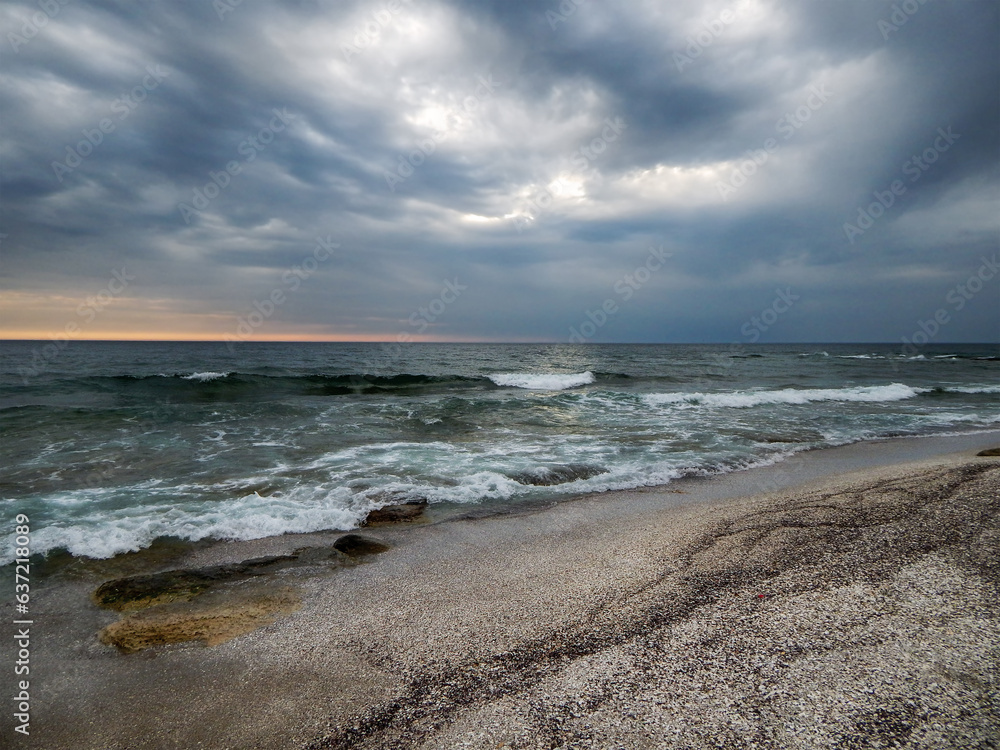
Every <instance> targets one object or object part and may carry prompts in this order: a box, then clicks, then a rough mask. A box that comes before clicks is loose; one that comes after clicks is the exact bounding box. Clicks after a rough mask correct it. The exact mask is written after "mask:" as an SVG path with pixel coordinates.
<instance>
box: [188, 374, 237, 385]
mask: <svg viewBox="0 0 1000 750" xmlns="http://www.w3.org/2000/svg"><path fill="white" fill-rule="evenodd" d="M228 374H229V373H228V372H192V373H191V374H190V375H182V376H181V380H197V381H198V382H199V383H205V382H207V381H209V380H218V379H219V378H224V377H226V376H227V375H228Z"/></svg>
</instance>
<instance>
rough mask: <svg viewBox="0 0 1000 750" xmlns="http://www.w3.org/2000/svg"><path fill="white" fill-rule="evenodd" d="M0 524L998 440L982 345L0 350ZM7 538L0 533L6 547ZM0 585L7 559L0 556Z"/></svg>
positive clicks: (242, 530) (38, 345) (351, 517)
mask: <svg viewBox="0 0 1000 750" xmlns="http://www.w3.org/2000/svg"><path fill="white" fill-rule="evenodd" d="M0 352H2V353H3V364H2V370H0V430H2V447H0V452H2V466H3V477H2V480H0V498H2V504H3V508H4V509H5V510H6V514H5V517H8V518H13V517H14V516H15V515H16V514H18V513H23V514H25V515H27V516H29V518H30V519H31V528H32V544H33V551H34V552H41V553H46V552H50V551H53V550H63V551H67V552H69V553H71V554H73V555H81V556H89V557H96V558H104V557H109V556H112V555H115V554H117V553H121V552H126V551H134V550H140V549H142V548H144V547H147V546H149V545H151V544H152V543H153V542H154V540H156V539H158V538H164V537H173V538H180V539H186V540H199V539H206V538H218V539H252V538H258V537H263V536H268V535H273V534H282V533H286V532H307V531H316V530H324V529H350V528H353V527H355V526H357V525H358V524H359V523H360V522H361V521H362V520H363V519H364V517H365V515H366V514H367V513H368V512H369V511H370V510H372V509H373V508H377V507H380V506H382V505H386V504H389V503H398V502H406V501H415V500H426V501H427V502H429V503H431V504H442V505H443V506H447V507H449V508H454V507H466V506H475V507H476V508H478V509H479V510H485V511H489V510H490V509H498V510H499V509H501V508H506V507H510V505H512V504H518V503H525V502H537V501H546V500H552V499H558V498H560V497H568V496H573V495H579V494H583V493H591V492H601V491H606V490H614V489H626V488H635V487H644V486H655V485H664V484H669V483H670V482H671V481H673V480H676V479H677V478H679V477H684V476H692V475H710V474H716V473H724V472H730V471H737V470H740V469H745V468H748V467H752V466H757V465H761V464H767V463H773V462H777V461H781V460H782V459H784V458H787V457H788V456H791V455H793V454H795V453H797V452H800V451H804V450H807V449H812V448H819V447H824V446H834V445H844V444H848V443H853V442H858V441H864V440H877V439H882V438H888V437H898V436H918V435H931V434H944V433H953V432H970V431H981V430H985V429H990V428H993V429H995V428H996V426H997V425H998V424H1000V378H998V373H1000V350H998V347H997V346H996V345H982V346H979V345H940V346H928V347H925V348H924V349H922V350H921V352H920V353H914V352H913V351H901V349H900V347H899V346H891V345H872V344H858V345H822V346H812V345H766V346H765V345H759V346H743V345H705V346H695V345H581V346H575V345H559V344H552V345H547V344H511V345H497V344H413V343H410V344H405V345H393V344H340V343H336V344H334V343H240V344H229V345H227V344H222V343H181V342H171V343H153V342H143V343H136V342H72V343H70V344H67V345H64V346H57V345H55V344H52V343H51V342H50V343H48V344H47V345H46V343H45V342H2V343H0ZM11 530H13V529H11ZM0 538H4V539H5V543H4V544H3V546H2V547H0V562H2V563H8V562H10V560H11V559H12V553H13V537H12V536H8V535H7V534H6V533H4V534H3V536H2V537H0Z"/></svg>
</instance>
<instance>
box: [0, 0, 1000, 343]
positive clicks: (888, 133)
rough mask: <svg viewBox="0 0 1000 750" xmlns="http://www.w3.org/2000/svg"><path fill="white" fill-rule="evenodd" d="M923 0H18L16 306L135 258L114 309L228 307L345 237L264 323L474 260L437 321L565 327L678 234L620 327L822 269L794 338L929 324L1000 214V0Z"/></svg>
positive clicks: (661, 329) (12, 331) (7, 143)
mask: <svg viewBox="0 0 1000 750" xmlns="http://www.w3.org/2000/svg"><path fill="white" fill-rule="evenodd" d="M216 5H217V6H218V4H216ZM897 5H899V4H897ZM903 5H906V8H907V10H906V11H903V12H904V15H905V19H906V20H905V22H903V23H900V17H899V16H898V13H897V16H896V17H895V19H893V18H892V14H893V13H895V12H896V11H894V10H893V8H894V7H895V6H882V5H878V4H872V3H867V2H860V1H857V2H855V1H854V0H851V1H848V2H838V3H795V2H778V1H773V2H771V1H768V0H733V2H726V1H725V0H721V1H719V2H693V1H692V2H676V3H673V2H672V3H669V4H660V5H653V4H649V3H645V2H640V1H639V0H633V1H630V2H623V3H618V4H615V5H614V6H608V5H606V4H601V3H595V2H588V1H585V0H579V1H577V0H571V1H569V2H564V3H555V2H553V3H551V4H534V3H530V4H529V3H511V2H499V1H497V2H485V1H482V2H473V1H471V0H469V1H465V2H459V0H452V1H450V2H449V1H446V0H427V1H420V2H418V1H417V0H412V1H409V0H381V1H380V2H368V1H367V0H366V1H363V2H362V1H357V2H283V3H269V4H267V5H266V6H255V5H252V4H249V3H241V4H229V5H225V6H218V7H213V5H212V4H208V3H205V4H184V5H182V6H177V5H161V4H155V3H137V4H131V3H107V4H105V3H102V4H97V3H87V2H74V3H69V4H66V5H61V6H59V11H58V13H57V14H55V15H53V16H52V17H51V18H48V17H47V21H46V23H45V24H44V25H43V26H39V27H38V28H36V29H35V33H34V34H33V35H32V36H30V38H29V37H27V36H25V33H23V32H25V29H26V24H30V23H31V19H32V18H33V14H36V13H37V11H38V9H39V6H38V5H37V4H36V3H32V2H27V1H18V2H12V3H8V4H6V5H5V6H4V8H3V10H2V11H0V22H2V24H3V34H2V36H3V40H2V43H3V44H4V45H5V48H4V52H3V54H4V68H5V75H4V76H3V77H2V78H0V107H3V111H4V112H5V113H7V116H6V117H5V118H4V119H5V128H4V130H3V132H2V133H0V156H2V159H3V166H4V169H3V176H2V179H0V198H2V201H0V231H2V233H3V234H5V235H6V237H4V238H2V240H0V256H2V265H0V284H2V287H3V289H4V291H5V295H6V296H7V299H8V303H7V310H8V312H9V315H8V316H5V320H7V321H8V335H16V336H24V335H32V336H39V337H44V336H46V335H48V334H50V333H52V332H54V331H58V330H59V329H60V328H61V326H62V325H63V323H62V322H61V321H64V320H65V319H66V318H67V317H68V316H69V317H71V316H72V315H73V313H72V309H73V306H72V305H71V304H70V302H68V301H67V300H69V301H72V300H79V299H81V298H86V296H87V295H88V294H95V293H97V292H98V291H99V290H100V289H101V288H102V287H103V285H104V284H105V283H106V282H107V279H108V278H110V274H111V273H112V271H113V270H114V269H120V268H122V267H126V266H127V267H128V268H129V269H131V270H132V271H133V272H134V273H135V275H136V280H135V282H134V283H133V284H132V285H131V286H130V289H129V294H128V298H127V302H126V301H125V300H124V299H123V300H121V301H117V302H116V304H115V305H109V306H108V308H107V309H106V310H105V311H103V314H102V316H101V319H100V326H99V327H95V328H92V329H90V330H89V331H84V332H83V334H82V335H88V336H98V335H113V334H120V335H127V334H130V333H134V334H135V335H148V336H154V335H156V336H162V337H169V336H170V335H177V336H178V337H189V336H202V337H206V338H222V337H224V336H225V335H227V334H228V333H230V332H231V330H233V329H234V327H235V326H236V325H237V324H238V321H239V319H240V317H241V316H243V315H245V314H246V311H247V310H250V309H253V307H252V306H253V303H254V302H255V301H258V300H260V299H263V298H264V297H266V296H267V295H268V294H270V293H271V292H272V291H273V290H274V289H278V288H282V285H283V282H282V278H283V276H284V274H286V273H288V272H289V270H290V269H293V268H294V267H295V266H296V264H298V263H301V262H302V259H303V258H306V257H308V256H309V254H310V253H311V252H312V249H313V247H314V246H315V244H316V241H317V238H318V237H330V238H333V239H334V240H335V241H336V242H337V243H339V245H340V248H339V250H338V251H337V252H336V253H335V254H333V256H332V257H331V258H330V259H329V261H326V262H324V263H323V264H322V265H321V266H320V267H318V268H317V269H316V271H315V273H312V274H310V275H309V276H308V278H305V279H302V280H301V283H300V285H299V286H298V287H297V288H296V290H295V292H294V294H292V295H290V297H289V300H288V301H287V303H284V304H282V305H281V306H280V309H279V310H277V311H276V312H275V313H274V315H273V316H271V317H270V318H269V319H268V320H267V321H265V322H264V323H263V324H262V325H261V326H260V327H259V328H256V329H255V331H254V336H256V337H259V338H268V337H279V338H280V337H286V336H317V337H324V338H336V337H337V336H343V337H352V338H358V337H361V338H364V337H366V336H367V337H370V338H378V339H384V338H390V337H392V336H395V335H396V334H397V333H399V332H401V331H410V330H411V328H412V326H411V325H410V323H409V322H408V320H409V317H410V315H411V314H412V313H413V312H414V311H416V310H418V309H419V308H420V307H421V306H422V305H426V304H428V302H429V301H430V300H432V299H433V298H434V296H435V295H436V294H438V293H439V291H440V286H441V284H442V283H443V282H444V281H445V280H448V279H459V280H461V283H463V284H468V285H469V289H470V292H469V294H467V295H462V296H461V297H460V298H459V299H458V300H457V301H456V302H455V304H454V305H451V306H450V307H449V309H448V311H447V312H446V313H445V314H443V315H441V316H440V319H436V320H435V321H434V322H433V325H431V326H428V329H427V332H426V335H429V336H432V337H437V338H441V339H462V340H468V339H476V338H483V339H495V340H504V339H505V340H565V339H566V338H567V337H568V335H569V333H568V332H569V329H570V327H571V326H572V325H574V324H575V323H576V322H578V321H579V319H580V318H581V316H582V315H585V313H586V311H587V310H588V309H591V308H592V307H593V306H594V305H599V304H600V303H601V302H602V300H603V299H605V297H606V296H607V295H608V293H609V292H608V290H609V289H613V286H614V284H615V283H616V281H617V280H618V279H620V278H622V276H623V274H626V273H628V272H629V270H630V269H634V268H635V267H636V264H637V263H640V262H641V261H642V259H643V258H644V257H645V255H646V253H647V252H648V249H649V248H650V247H661V246H667V247H669V248H670V249H671V251H672V253H673V255H672V257H671V258H670V261H669V263H667V264H666V265H665V266H664V268H663V269H661V270H659V271H657V274H656V275H655V277H654V278H652V279H651V280H650V281H649V283H648V284H645V285H643V286H642V288H641V289H638V290H636V291H635V294H634V295H633V296H632V297H631V298H630V300H629V301H628V303H627V304H626V305H623V309H622V311H621V312H620V313H619V314H616V316H615V318H614V320H613V321H612V322H610V323H609V324H608V325H607V326H606V327H604V328H602V330H601V332H600V337H603V338H604V339H606V340H621V341H640V340H641V341H654V340H715V341H728V340H737V339H738V338H739V333H738V331H739V328H740V325H741V324H742V323H743V322H744V321H745V320H746V319H747V316H748V315H750V314H752V312H753V310H754V309H755V308H761V307H764V306H765V305H766V304H769V303H770V301H771V299H772V298H773V295H774V290H775V289H776V288H779V287H785V286H788V285H793V284H794V285H795V288H796V290H797V292H798V293H799V294H801V295H802V299H803V303H802V304H801V305H798V306H797V308H796V314H795V315H794V316H792V315H790V316H787V317H786V318H785V319H783V323H782V325H784V326H786V327H785V330H784V331H782V330H781V329H780V328H779V327H776V330H774V331H772V332H770V333H769V335H771V336H773V337H774V339H776V340H780V339H786V340H801V339H802V337H806V338H811V339H824V340H831V341H835V340H850V339H854V338H859V337H860V338H864V339H867V340H872V339H883V340H891V341H894V340H898V338H899V337H900V336H902V335H906V334H908V333H910V332H911V329H912V328H913V324H914V321H915V320H917V319H919V318H920V317H921V316H924V317H926V315H927V314H928V313H929V312H933V310H934V309H935V308H936V307H937V306H939V304H940V301H939V299H938V298H939V297H940V295H941V294H943V293H945V292H947V290H948V288H949V286H950V285H951V284H952V283H954V281H955V279H958V278H959V277H961V276H962V275H963V274H964V275H965V276H967V275H968V273H969V272H971V271H974V270H975V269H976V268H977V267H978V266H979V264H980V262H981V261H980V258H981V257H982V256H983V255H987V256H989V255H990V254H991V253H995V252H996V250H997V230H998V228H1000V227H998V220H997V218H996V216H997V212H996V210H995V209H996V202H997V197H998V193H1000V188H998V184H1000V183H998V164H997V159H996V154H997V147H998V145H1000V143H998V141H1000V136H998V133H1000V128H998V127H997V126H998V125H1000V104H998V102H997V98H996V95H995V94H996V91H997V90H998V85H1000V66H998V60H997V57H996V54H995V36H996V30H997V28H998V25H1000V18H998V16H1000V11H998V9H997V8H996V7H995V6H994V5H993V4H990V3H976V4H967V5H963V6H962V7H961V8H958V7H956V6H952V5H948V4H942V3H925V4H919V3H910V4H903ZM911 6H912V8H911ZM900 7H902V6H900ZM220 8H223V9H225V12H220ZM911 9H915V10H914V12H912V13H910V12H909V10H911ZM886 24H889V25H888V26H887V25H886ZM27 30H28V31H30V29H27ZM12 35H13V36H12ZM949 128H950V129H951V131H949V132H953V133H955V134H958V135H957V138H956V139H954V142H953V143H951V144H950V145H949V148H948V149H947V150H944V151H939V152H937V153H936V154H935V158H934V161H933V162H929V163H928V162H926V161H924V160H923V157H924V154H925V152H928V149H931V150H932V151H933V150H934V149H935V145H934V144H935V139H936V138H938V137H939V132H940V129H945V130H948V129H949ZM938 143H940V140H939V141H938ZM915 158H916V159H918V160H921V161H920V164H921V165H923V166H916V168H915V169H916V171H913V170H914V164H916V162H914V161H913V160H914V159H915ZM57 165H61V166H57ZM924 167H926V168H924ZM897 180H898V181H900V182H901V184H903V185H905V191H903V192H901V193H900V194H899V195H897V196H896V197H895V198H894V199H893V202H892V205H891V206H888V207H885V206H883V210H881V211H880V212H879V213H880V215H879V216H878V217H875V218H874V219H873V220H872V224H871V226H870V227H868V228H865V229H864V231H863V232H861V233H860V234H857V235H854V234H852V233H851V232H850V231H845V225H846V224H851V225H855V226H856V225H857V222H858V221H859V211H867V210H868V209H869V208H870V206H871V204H872V202H873V201H877V200H878V195H880V194H881V195H884V194H885V191H886V190H890V191H891V185H892V184H893V182H894V181H897ZM874 210H875V211H877V212H878V209H877V208H876V209H874ZM852 240H853V241H852ZM876 279H877V280H876ZM998 288H1000V286H997V287H994V288H993V289H991V290H989V291H984V292H983V293H982V295H981V296H980V297H978V298H977V299H976V300H974V301H973V302H972V303H970V305H969V312H968V313H967V314H965V315H964V316H958V315H956V316H955V320H954V321H953V322H952V324H951V325H950V326H949V332H948V333H949V335H951V336H955V337H956V338H957V339H963V340H977V339H978V340H994V339H996V337H997V330H996V326H995V321H993V322H991V316H990V314H989V310H991V309H992V310H993V311H994V312H995V309H996V303H997V300H998V294H1000V292H997V289H998ZM11 300H12V301H11ZM858 310H865V311H866V313H865V315H866V316H867V317H864V318H863V319H862V318H859V316H858ZM665 321H666V322H665ZM600 337H598V338H600Z"/></svg>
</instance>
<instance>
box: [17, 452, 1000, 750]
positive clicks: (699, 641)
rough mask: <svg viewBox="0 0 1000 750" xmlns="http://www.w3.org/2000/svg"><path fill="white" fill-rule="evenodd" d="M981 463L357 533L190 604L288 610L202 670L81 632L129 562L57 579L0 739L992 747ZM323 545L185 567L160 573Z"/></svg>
mask: <svg viewBox="0 0 1000 750" xmlns="http://www.w3.org/2000/svg"><path fill="white" fill-rule="evenodd" d="M996 445H1000V435H998V434H997V433H993V434H992V435H977V436H965V437H963V438H936V439H933V440H926V441H922V440H901V441H892V442H887V443H881V444H868V445H865V446H851V447H849V448H844V449H834V450H829V451H817V452H815V453H814V454H807V455H804V456H800V457H798V458H796V459H794V460H792V461H789V462H786V463H784V464H779V465H778V466H776V467H769V468H764V469H758V470H754V471H750V472H743V473H740V474H734V475H729V476H727V477H721V478H716V479H709V480H696V479H692V480H685V481H682V482H678V483H675V484H672V485H670V486H668V487H666V488H657V489H649V490H644V491H637V492H621V493H606V494H603V495H598V496H593V497H587V498H581V499H578V500H575V501H572V502H565V503H561V504H559V505H555V506H553V507H548V508H541V509H535V510H533V511H531V512H521V513H512V514H508V515H502V516H494V517H489V518H479V519H466V520H454V519H453V520H449V521H447V522H440V523H426V524H420V525H413V524H409V525H401V526H395V527H393V526H386V527H381V528H376V529H371V530H362V532H361V533H363V534H365V535H366V536H369V537H372V538H377V539H379V540H381V541H383V542H385V543H387V544H388V545H390V549H389V550H388V551H386V552H383V553H381V554H372V555H364V556H361V557H357V558H354V559H352V560H350V561H347V562H346V563H344V564H339V563H337V564H323V565H319V564H302V565H289V566H287V567H282V568H281V569H278V570H275V571H274V572H272V573H269V574H268V575H267V576H264V577H262V576H258V577H256V578H253V579H239V580H233V581H229V582H227V583H226V584H225V588H224V589H223V590H221V591H220V592H216V593H213V594H212V596H223V597H224V596H230V595H231V596H232V597H236V598H238V597H240V596H242V597H245V598H246V597H250V598H253V597H254V596H256V595H257V593H255V592H258V588H257V587H270V588H272V589H275V590H277V589H279V588H280V590H281V591H283V592H290V593H288V596H294V598H295V601H296V602H297V603H298V608H297V609H294V611H289V610H291V609H292V608H291V607H286V608H285V609H284V610H282V611H281V612H279V613H277V614H276V615H275V618H273V621H270V620H268V622H270V624H264V625H263V626H262V627H258V628H257V629H255V630H252V631H251V632H248V633H245V634H240V635H237V636H236V637H232V638H231V639H230V640H225V641H224V642H222V643H219V645H215V646H211V647H207V646H204V645H202V644H201V643H199V642H187V643H177V644H172V645H164V646H154V647H152V648H146V649H143V650H140V651H137V652H136V653H131V654H123V653H120V652H119V650H117V649H116V648H114V647H113V646H109V645H106V644H104V643H102V642H101V641H100V640H99V639H98V637H97V633H98V631H100V630H101V629H102V628H105V627H106V626H108V625H111V624H113V623H115V622H117V621H118V620H119V618H120V617H121V616H122V613H120V612H116V611H112V610H109V609H102V608H100V607H98V606H97V605H96V604H95V603H94V601H93V600H92V599H91V593H92V592H93V590H94V589H95V587H96V586H97V585H98V584H100V583H102V582H103V581H104V580H106V579H107V578H109V577H115V576H116V575H122V574H123V573H124V572H128V573H133V572H139V570H137V569H136V567H137V566H138V565H139V563H138V562H135V561H132V562H128V561H115V562H111V563H105V564H102V565H95V566H89V567H87V566H81V567H80V568H79V569H68V570H67V571H65V572H63V573H61V574H59V575H56V576H53V577H52V578H50V579H49V580H48V581H47V582H44V583H42V584H40V585H41V588H39V589H38V590H37V592H35V593H34V594H33V600H32V603H33V611H32V615H33V618H34V620H35V623H36V625H35V626H34V627H35V629H34V630H33V636H35V637H36V640H34V641H33V645H32V648H33V655H32V659H33V661H32V693H33V713H32V724H31V729H32V732H31V737H30V739H28V740H26V741H25V740H23V739H21V738H20V736H19V735H14V734H12V732H11V731H10V729H9V728H7V727H6V726H5V728H4V730H3V731H4V739H5V740H6V739H7V738H10V737H13V738H14V739H13V744H12V747H25V748H29V747H30V748H35V747H37V748H46V750H59V749H61V748H66V749H67V750H69V749H70V748H72V749H74V750H77V749H79V750H88V749H90V748H93V749H95V750H97V749H100V750H113V749H115V750H117V749H124V748H198V747H201V748H349V747H350V748H353V747H358V748H401V747H419V748H461V747H467V748H497V747H511V748H534V747H546V748H558V747H574V748H575V747H595V748H615V747H622V748H646V747H650V748H653V747H677V748H682V747H685V748H686V747H719V746H721V747H768V748H784V747H844V748H852V747H894V746H899V747H982V748H988V747H998V746H1000V698H998V697H997V696H998V695H1000V690H998V689H997V688H998V680H1000V603H998V602H1000V596H998V594H1000V591H998V581H1000V458H996V457H982V458H979V457H976V456H975V453H976V452H977V450H979V449H982V448H987V447H993V446H996ZM954 451H958V452H957V453H956V452H954ZM341 536H342V534H338V533H329V534H308V535H296V536H285V537H275V538H269V539H262V540H257V541H254V542H238V543H236V542H234V543H225V544H213V545H205V546H198V547H196V548H194V549H192V550H189V551H186V552H184V553H183V554H179V555H178V556H176V557H175V558H173V559H171V560H170V561H169V565H168V564H166V563H162V564H160V565H159V567H158V569H164V567H176V566H179V565H181V564H182V565H183V566H184V567H191V568H203V567H204V566H219V565H225V564H228V563H232V562H237V561H241V560H245V559H247V558H252V557H260V556H261V555H287V554H289V553H290V552H292V551H293V550H295V549H297V548H301V547H303V546H323V545H329V544H332V543H333V541H335V540H336V539H338V538H339V537H341ZM258 598H259V597H258ZM193 602H197V599H194V600H192V603H193ZM5 606H7V605H5ZM165 606H169V607H174V608H175V610H176V608H177V607H180V606H182V604H178V603H177V602H172V603H170V604H167V605H165ZM8 609H9V607H8ZM175 610H171V611H172V612H173V611H175ZM7 614H9V612H8V611H7V610H5V611H4V616H5V617H6V616H7ZM8 619H12V618H8Z"/></svg>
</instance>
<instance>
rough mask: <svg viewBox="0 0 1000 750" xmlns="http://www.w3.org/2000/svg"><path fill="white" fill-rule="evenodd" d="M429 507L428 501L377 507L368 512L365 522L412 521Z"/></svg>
mask: <svg viewBox="0 0 1000 750" xmlns="http://www.w3.org/2000/svg"><path fill="white" fill-rule="evenodd" d="M426 508H427V501H426V500H424V501H422V502H413V503H399V504H398V505H386V506H383V507H381V508H376V509H375V510H373V511H371V512H370V513H369V514H368V517H367V518H366V519H365V524H366V525H367V524H372V523H399V522H400V521H412V520H414V519H416V518H420V516H422V515H423V514H424V510H425V509H426Z"/></svg>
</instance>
